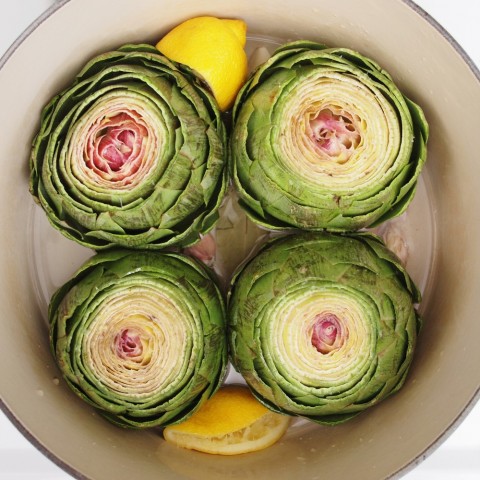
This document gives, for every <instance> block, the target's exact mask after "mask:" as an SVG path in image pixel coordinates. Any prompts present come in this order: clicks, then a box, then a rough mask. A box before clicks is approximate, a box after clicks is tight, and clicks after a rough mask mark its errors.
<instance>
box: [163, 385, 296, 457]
mask: <svg viewBox="0 0 480 480" xmlns="http://www.w3.org/2000/svg"><path fill="white" fill-rule="evenodd" d="M289 424H290V417H288V416H285V415H280V414H278V413H274V412H271V411H270V410H268V409H267V408H266V407H264V406H263V405H262V404H261V403H260V402H258V400H256V399H255V397H254V396H253V395H252V393H251V392H250V390H249V389H248V388H247V387H243V386H239V385H225V386H223V387H222V388H220V389H219V390H218V391H217V393H216V394H215V395H214V396H213V397H212V398H210V399H209V400H207V402H206V403H204V404H203V405H202V406H201V407H200V409H199V410H198V411H197V412H195V413H194V414H193V415H192V416H191V417H190V418H188V419H187V420H186V421H184V422H182V423H179V424H177V425H171V426H169V427H166V428H165V430H164V432H163V435H164V438H165V440H166V441H167V442H170V443H173V444H175V445H177V446H180V447H183V448H187V449H191V450H198V451H200V452H205V453H211V454H220V455H237V454H242V453H247V452H252V451H256V450H261V449H264V448H267V447H269V446H270V445H273V444H274V443H275V442H276V441H278V440H279V439H280V438H281V437H282V435H283V434H284V433H285V431H286V430H287V428H288V426H289Z"/></svg>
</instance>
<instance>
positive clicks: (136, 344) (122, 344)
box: [115, 328, 143, 359]
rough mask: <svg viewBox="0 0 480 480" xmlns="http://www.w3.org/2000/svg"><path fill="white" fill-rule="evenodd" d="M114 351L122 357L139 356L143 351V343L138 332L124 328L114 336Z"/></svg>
mask: <svg viewBox="0 0 480 480" xmlns="http://www.w3.org/2000/svg"><path fill="white" fill-rule="evenodd" d="M115 351H116V352H117V355H118V356H119V357H120V358H122V359H128V358H130V359H132V358H136V357H140V356H141V355H142V353H143V343H142V339H141V337H140V335H139V333H138V332H136V331H135V330H133V329H131V328H125V329H124V330H122V331H121V332H120V333H119V334H118V335H117V336H116V338H115Z"/></svg>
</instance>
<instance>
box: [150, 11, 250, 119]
mask: <svg viewBox="0 0 480 480" xmlns="http://www.w3.org/2000/svg"><path fill="white" fill-rule="evenodd" d="M246 39H247V25H246V23H245V22H244V21H243V20H236V19H220V18H216V17H208V16H205V17H195V18H191V19H189V20H186V21H185V22H183V23H181V24H180V25H178V26H176V27H175V28H174V29H173V30H171V31H170V32H169V33H167V34H166V35H165V36H164V37H163V38H162V39H161V40H160V41H159V42H158V43H157V45H156V47H157V49H158V50H160V52H161V53H163V54H164V55H165V56H166V57H168V58H170V59H171V60H174V61H175V62H178V63H183V64H185V65H187V66H189V67H190V68H192V69H193V70H195V71H196V72H197V73H198V74H200V76H201V77H203V79H204V80H205V82H206V83H207V84H208V86H209V87H210V88H211V90H212V92H213V95H214V97H215V99H216V100H217V103H218V105H219V108H220V110H221V111H225V110H228V109H229V108H230V107H231V106H232V105H233V102H234V101H235V97H236V95H237V93H238V91H239V90H240V88H241V86H242V85H243V84H244V82H245V79H246V78H247V71H248V60H247V55H246V53H245V50H244V47H245V43H246Z"/></svg>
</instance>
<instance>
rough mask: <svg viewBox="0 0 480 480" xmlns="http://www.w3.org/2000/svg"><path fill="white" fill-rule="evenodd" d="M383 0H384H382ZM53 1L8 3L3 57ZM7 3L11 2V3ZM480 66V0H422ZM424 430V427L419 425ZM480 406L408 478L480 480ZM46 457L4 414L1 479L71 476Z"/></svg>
mask: <svg viewBox="0 0 480 480" xmlns="http://www.w3.org/2000/svg"><path fill="white" fill-rule="evenodd" d="M378 1H381V0H378ZM52 3H54V1H53V0H20V1H12V0H10V1H9V2H8V3H7V2H6V1H5V0H3V1H2V7H3V8H2V15H1V16H0V55H3V53H4V52H5V51H6V50H7V48H8V47H9V45H10V44H11V43H12V42H13V41H14V40H15V39H16V38H17V36H18V35H19V34H20V33H21V32H22V31H23V30H24V29H25V28H26V27H28V25H29V24H30V23H31V22H32V21H33V20H35V18H36V17H38V16H39V15H40V14H41V13H42V12H43V11H44V10H45V9H46V8H47V7H49V6H50V5H51V4H52ZM6 4H7V5H8V6H6ZM417 4H418V5H420V6H421V7H422V8H423V9H424V10H426V11H427V12H428V13H430V14H431V15H432V16H433V17H434V18H435V19H436V20H438V22H439V23H440V24H442V25H443V26H444V27H445V28H446V30H448V31H449V32H450V34H451V35H452V36H453V37H454V38H455V39H456V40H457V41H458V42H459V43H460V45H462V47H463V48H464V49H465V51H466V52H467V53H468V54H469V55H470V57H471V59H472V60H473V61H474V62H475V63H476V64H477V65H480V32H479V30H478V23H479V21H480V1H478V0H455V1H454V2H453V1H452V0H417ZM419 427H420V428H421V426H419ZM479 432H480V404H477V406H476V407H475V408H474V409H473V410H472V412H471V413H470V414H469V416H468V417H467V419H466V420H465V421H464V422H463V423H462V424H461V425H460V426H459V427H458V429H457V430H456V431H455V432H454V433H453V434H452V435H451V436H450V437H449V438H448V439H447V441H446V442H445V443H444V444H443V445H442V446H441V447H440V448H438V449H437V450H436V451H435V452H434V453H433V454H432V455H430V456H429V457H428V458H427V460H425V461H424V462H423V463H421V464H420V465H419V466H418V467H417V468H415V469H414V470H412V471H411V472H409V473H407V474H406V475H405V476H404V477H403V478H404V479H406V480H474V479H475V480H478V479H480V433H479ZM70 478H71V477H70V475H68V474H66V473H65V472H63V471H62V470H60V469H59V468H58V467H57V466H56V465H55V464H53V463H52V462H51V461H50V460H48V459H47V458H46V457H44V456H43V454H41V453H40V452H39V451H37V450H36V449H35V447H33V446H32V445H31V444H30V443H29V442H28V441H27V440H25V438H24V437H23V436H22V435H21V434H20V433H19V432H18V431H17V430H16V428H15V427H14V426H13V425H12V424H11V423H10V421H9V420H8V419H7V418H6V417H5V415H3V413H1V412H0V480H29V479H32V480H33V479H34V480H57V479H58V480H59V479H64V480H66V479H70Z"/></svg>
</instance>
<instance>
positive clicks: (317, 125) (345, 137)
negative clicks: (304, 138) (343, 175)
mask: <svg viewBox="0 0 480 480" xmlns="http://www.w3.org/2000/svg"><path fill="white" fill-rule="evenodd" d="M356 120H357V119H355V118H354V117H353V116H351V115H350V114H349V113H347V112H345V111H344V110H341V111H338V110H336V109H334V108H333V107H332V109H330V108H324V109H322V110H320V112H318V113H317V114H316V115H315V116H314V115H311V116H310V119H309V122H308V124H307V134H308V136H309V137H310V139H311V141H312V143H313V145H314V147H315V149H316V150H318V151H320V152H322V153H323V154H326V155H327V156H328V157H330V158H332V159H336V160H337V161H347V160H348V159H349V158H350V156H351V155H352V153H353V152H354V151H355V149H356V148H357V147H358V145H359V144H360V141H361V136H360V133H359V132H358V130H357V121H356Z"/></svg>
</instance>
